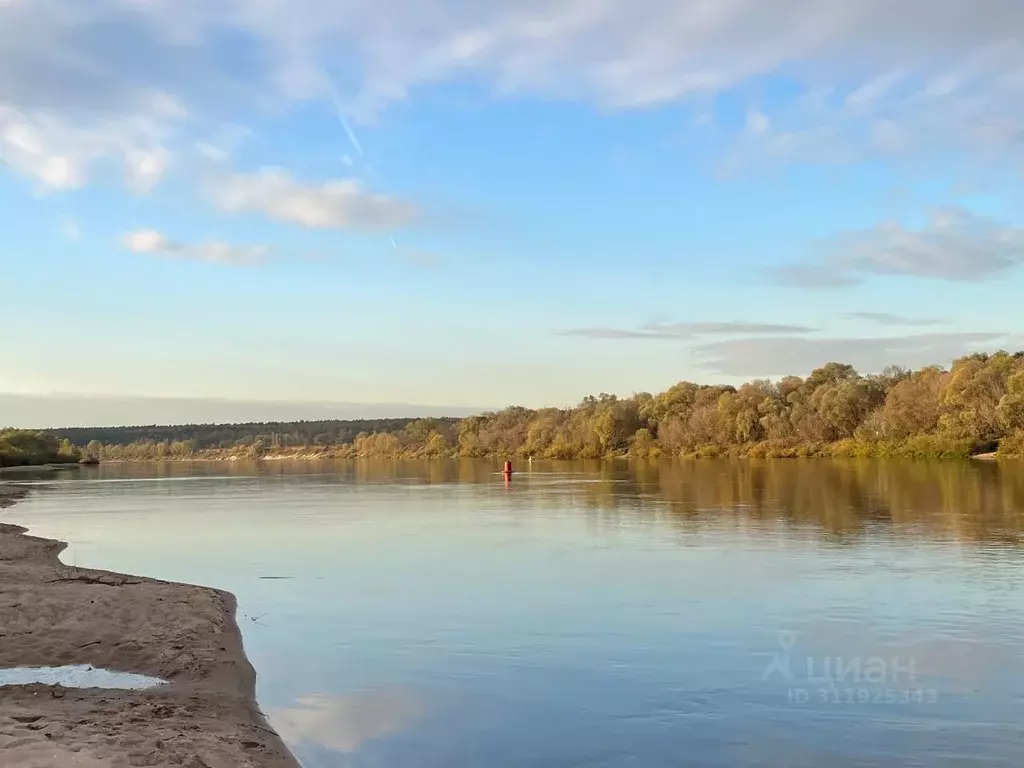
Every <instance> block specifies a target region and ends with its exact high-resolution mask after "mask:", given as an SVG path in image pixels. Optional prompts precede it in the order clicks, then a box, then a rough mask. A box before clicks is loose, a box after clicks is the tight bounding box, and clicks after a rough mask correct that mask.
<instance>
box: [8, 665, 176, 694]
mask: <svg viewBox="0 0 1024 768" xmlns="http://www.w3.org/2000/svg"><path fill="white" fill-rule="evenodd" d="M36 683H41V684H42V685H62V686H64V687H65V688H107V689H117V690H122V691H141V690H144V689H146V688H155V687H156V686H158V685H165V684H166V683H167V681H166V680H161V679H160V678H158V677H147V676H146V675H134V674H132V673H130V672H114V671H111V670H109V669H97V668H96V667H89V666H84V665H80V666H68V667H10V668H8V669H0V687H2V686H5V685H34V684H36Z"/></svg>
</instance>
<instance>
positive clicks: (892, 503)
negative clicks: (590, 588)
mask: <svg viewBox="0 0 1024 768" xmlns="http://www.w3.org/2000/svg"><path fill="white" fill-rule="evenodd" d="M1021 469H1024V464H1019V463H1010V462H1008V463H1000V464H997V463H988V462H965V461H951V462H937V461H936V462H910V461H826V460H808V461H697V462H625V461H621V462H597V461H581V462H534V463H533V465H532V466H528V465H525V464H524V465H522V466H521V467H519V468H517V473H516V474H515V475H514V479H513V481H512V483H511V484H504V488H505V490H507V491H509V492H510V493H509V494H508V495H509V498H510V500H511V503H513V504H514V503H515V501H516V499H517V498H520V499H521V500H522V503H523V504H524V505H529V504H535V503H536V502H537V500H538V499H541V500H542V501H543V503H544V504H545V505H548V506H552V507H555V508H558V507H571V508H578V507H580V506H583V507H586V508H589V509H591V510H595V511H597V512H600V513H606V514H600V515H598V517H597V518H596V519H597V520H598V521H599V522H601V523H603V524H605V525H609V524H615V523H616V521H617V520H624V519H625V518H624V517H623V516H626V517H630V516H631V517H634V518H636V517H641V518H644V517H646V518H666V519H668V520H671V521H673V522H674V523H675V524H677V525H679V526H681V527H683V528H684V529H693V528H696V527H700V526H701V525H702V524H708V523H713V524H716V525H721V524H724V523H729V522H730V521H732V522H733V523H734V524H737V525H738V524H746V525H762V526H764V525H773V524H783V525H796V526H801V527H803V526H813V527H817V528H818V529H820V531H821V532H822V533H825V534H828V535H830V536H834V537H838V538H839V539H842V538H844V537H846V538H849V537H857V536H858V535H861V534H864V533H865V532H867V531H868V530H869V529H872V528H873V527H877V526H879V525H887V526H893V527H894V528H896V529H897V530H898V531H903V532H905V533H908V534H913V535H926V536H931V537H941V538H955V539H960V540H964V541H977V542H985V541H990V542H1001V543H1009V544H1019V543H1020V542H1021V540H1022V536H1024V472H1022V471H1020V470H1021ZM86 472H87V475H86V476H88V477H91V478H92V479H95V480H132V479H138V480H147V479H148V480H153V479H157V480H159V479H162V480H173V479H179V480H186V479H188V480H203V479H206V480H208V481H211V482H212V481H215V480H228V479H236V480H245V479H254V478H260V479H262V480H264V481H269V480H272V479H275V478H276V479H279V480H282V481H284V480H287V481H288V482H289V483H295V482H308V483H313V484H318V485H323V484H329V485H346V486H350V485H369V486H373V485H387V486H394V485H403V486H417V485H426V486H436V485H442V486H444V485H490V486H494V487H495V488H502V486H503V482H502V475H501V463H500V462H497V461H495V462H481V461H442V460H438V461H386V460H365V461H337V462H324V461H318V462H291V461H289V462H284V461H267V462H261V463H259V464H256V463H248V462H224V463H192V462H168V463H165V464H108V465H102V466H100V467H97V468H94V469H91V470H86ZM123 492H124V493H132V492H133V491H132V490H131V489H130V488H124V489H123ZM180 492H181V491H180V489H171V488H168V489H167V493H180Z"/></svg>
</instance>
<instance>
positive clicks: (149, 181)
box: [125, 147, 171, 194]
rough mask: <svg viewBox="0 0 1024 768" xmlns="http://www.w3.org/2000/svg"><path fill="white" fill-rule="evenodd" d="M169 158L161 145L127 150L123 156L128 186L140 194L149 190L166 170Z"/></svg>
mask: <svg viewBox="0 0 1024 768" xmlns="http://www.w3.org/2000/svg"><path fill="white" fill-rule="evenodd" d="M170 160H171V159H170V153H169V152H168V151H167V150H166V149H164V148H163V147H155V148H153V149H150V150H144V149H133V150H131V151H129V152H128V154H127V156H126V158H125V176H126V178H127V181H128V186H129V187H131V188H132V189H133V190H135V191H136V192H138V193H140V194H144V193H146V192H149V191H150V190H152V189H153V187H154V186H156V184H157V183H158V182H159V181H160V179H161V178H162V177H163V175H164V174H165V173H166V172H167V168H168V166H169V165H170Z"/></svg>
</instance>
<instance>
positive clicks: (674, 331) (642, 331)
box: [556, 321, 815, 340]
mask: <svg viewBox="0 0 1024 768" xmlns="http://www.w3.org/2000/svg"><path fill="white" fill-rule="evenodd" d="M814 330H815V329H814V328H811V327H809V326H805V325H787V324H780V323H748V322H741V321H727V322H718V323H709V322H698V323H646V324H645V325H642V326H640V327H639V328H637V329H626V328H608V327H603V326H599V327H590V328H572V329H569V330H564V331H558V332H557V334H556V335H558V336H578V337H581V338H585V339H658V340H672V339H675V340H679V339H694V338H698V337H701V336H720V335H730V334H731V335H738V334H757V333H765V334H770V333H786V334H788V333H793V334H803V333H811V332H813V331H814Z"/></svg>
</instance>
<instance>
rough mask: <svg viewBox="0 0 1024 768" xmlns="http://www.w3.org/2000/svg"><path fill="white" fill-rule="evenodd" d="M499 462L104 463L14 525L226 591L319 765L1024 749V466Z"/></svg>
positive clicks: (766, 758) (930, 760) (870, 757)
mask: <svg viewBox="0 0 1024 768" xmlns="http://www.w3.org/2000/svg"><path fill="white" fill-rule="evenodd" d="M495 469H497V465H490V464H481V463H470V462H463V463H458V462H451V463H444V462H436V463H426V462H423V463H415V462H410V463H401V462H399V463H370V462H363V463H334V464H331V463H320V464H301V463H299V464H279V463H268V464H265V465H263V466H259V467H257V466H255V465H253V466H244V465H228V464H196V465H185V464H169V465H163V466H159V465H146V466H133V465H122V466H114V465H112V466H104V467H100V468H91V469H82V470H74V471H70V472H67V473H64V474H61V475H59V476H57V477H53V476H50V477H49V478H45V479H44V480H43V483H42V484H41V485H39V487H38V489H37V492H36V493H34V494H33V495H32V496H31V497H30V499H29V500H27V501H25V502H24V503H22V504H20V505H18V506H17V507H14V508H12V509H10V510H7V511H6V513H5V514H4V517H5V519H8V520H12V521H15V522H22V523H24V524H27V525H30V526H31V527H32V528H33V529H34V530H35V531H37V532H39V533H41V534H42V535H46V536H56V537H60V538H63V539H65V540H67V541H70V542H71V543H72V546H71V548H70V549H69V550H68V551H67V552H66V553H65V555H64V560H65V561H66V562H73V563H75V564H77V565H83V566H96V567H103V568H109V569H114V570H123V571H128V572H136V573H145V574H148V575H151V576H156V577H161V578H166V579H174V580H183V581H192V582H199V583H205V584H210V585H214V586H218V587H222V588H225V589H229V590H231V591H233V592H235V593H236V594H237V595H238V598H239V606H240V613H241V615H240V617H239V620H240V623H241V625H242V628H243V631H244V633H245V642H246V648H247V650H248V652H249V655H250V658H251V659H252V662H253V664H254V665H255V666H256V668H257V671H258V672H259V696H260V702H261V705H262V706H263V708H264V709H265V710H266V711H267V712H268V714H269V716H270V718H271V720H272V722H273V723H274V724H275V726H276V727H277V728H278V729H279V730H280V731H281V733H282V735H283V736H284V737H285V739H286V740H287V741H288V742H289V744H290V745H291V746H292V748H293V749H294V751H295V752H296V754H297V755H298V756H299V757H300V759H301V760H302V761H303V762H304V764H305V765H306V766H309V767H310V768H318V767H320V766H324V767H327V766H331V767H334V766H388V767H389V768H393V767H394V766H400V767H404V766H411V767H416V766H424V767H426V766H439V767H440V766H444V767H445V768H450V767H451V766H460V767H461V766H681V765H699V766H786V767H787V768H788V767H789V766H814V768H820V766H822V765H832V766H893V765H900V766H909V765H920V766H968V765H986V766H1013V767H1014V768H1019V766H1020V765H1024V725H1022V723H1024V559H1022V549H1021V543H1022V540H1024V471H1021V470H1024V466H1019V465H1004V466H997V465H994V464H967V463H948V464H944V463H934V464H931V463H905V464H898V463H871V462H859V463H845V464H844V463H830V462H824V461H818V462H764V463H754V462H735V463H731V462H701V463H692V464H664V465H639V466H638V465H627V464H625V463H623V464H617V465H600V464H592V465H587V464H582V463H580V464H564V465H563V464H543V465H541V464H537V463H535V464H534V466H533V468H532V470H529V471H526V468H525V467H524V468H523V469H524V471H523V472H522V473H521V474H517V475H516V476H515V477H514V479H513V481H512V483H511V485H509V486H508V487H506V486H505V485H504V484H503V482H502V479H501V478H500V476H497V475H495V474H494V471H495ZM19 479H21V478H19Z"/></svg>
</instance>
